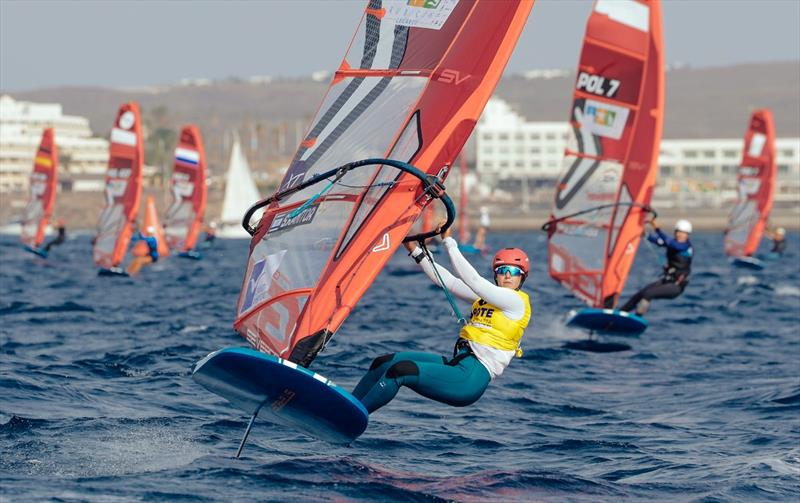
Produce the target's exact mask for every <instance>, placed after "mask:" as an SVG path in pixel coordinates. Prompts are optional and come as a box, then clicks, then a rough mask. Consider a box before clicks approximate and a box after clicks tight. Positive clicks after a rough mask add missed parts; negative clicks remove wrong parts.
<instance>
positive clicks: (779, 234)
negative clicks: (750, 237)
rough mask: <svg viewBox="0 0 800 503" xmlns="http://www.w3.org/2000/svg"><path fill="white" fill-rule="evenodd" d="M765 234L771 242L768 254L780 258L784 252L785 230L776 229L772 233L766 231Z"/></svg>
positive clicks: (781, 228)
mask: <svg viewBox="0 0 800 503" xmlns="http://www.w3.org/2000/svg"><path fill="white" fill-rule="evenodd" d="M765 234H766V235H767V237H768V238H770V239H771V240H772V248H770V250H769V252H770V253H773V254H775V255H776V256H782V255H783V252H785V251H786V229H784V228H783V227H778V228H777V229H775V231H774V232H773V231H767V232H765Z"/></svg>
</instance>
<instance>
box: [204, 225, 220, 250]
mask: <svg viewBox="0 0 800 503" xmlns="http://www.w3.org/2000/svg"><path fill="white" fill-rule="evenodd" d="M203 232H204V233H205V237H204V238H203V248H208V247H209V246H211V245H212V244H214V240H215V239H217V223H216V222H211V224H209V225H206V226H205V228H204V229H203Z"/></svg>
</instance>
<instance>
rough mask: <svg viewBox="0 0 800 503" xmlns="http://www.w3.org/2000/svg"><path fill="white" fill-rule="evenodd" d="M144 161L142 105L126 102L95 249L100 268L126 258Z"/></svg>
mask: <svg viewBox="0 0 800 503" xmlns="http://www.w3.org/2000/svg"><path fill="white" fill-rule="evenodd" d="M143 164H144V144H143V141H142V124H141V114H140V113H139V105H138V104H136V103H126V104H124V105H122V106H121V107H120V108H119V111H118V112H117V117H116V119H114V127H113V128H112V129H111V145H110V150H109V158H108V170H107V171H106V188H105V205H104V207H103V211H102V212H101V213H100V221H99V223H98V225H97V236H96V239H95V243H94V250H93V256H94V262H95V264H96V265H97V266H99V267H104V268H109V267H117V266H119V265H120V263H121V262H122V260H123V259H124V258H125V253H126V252H127V250H128V244H129V243H130V239H131V227H132V225H133V221H134V220H135V219H136V214H137V212H138V211H139V201H140V199H141V195H142V166H143Z"/></svg>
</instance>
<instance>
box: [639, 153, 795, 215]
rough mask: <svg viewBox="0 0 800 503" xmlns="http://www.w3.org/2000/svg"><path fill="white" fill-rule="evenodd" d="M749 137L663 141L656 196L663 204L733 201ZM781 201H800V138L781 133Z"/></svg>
mask: <svg viewBox="0 0 800 503" xmlns="http://www.w3.org/2000/svg"><path fill="white" fill-rule="evenodd" d="M743 149H744V138H716V139H698V140H662V141H661V151H660V153H659V156H658V164H659V173H658V179H657V181H656V191H655V193H654V201H655V202H656V204H657V206H659V207H669V206H677V207H687V206H688V207H701V206H702V207H720V206H729V205H730V203H731V202H732V201H733V200H735V199H736V197H737V184H736V173H737V171H738V168H739V164H740V163H741V161H742V150H743ZM775 153H776V158H777V165H778V179H777V183H776V190H775V204H776V205H791V206H796V205H797V204H799V203H800V138H776V140H775Z"/></svg>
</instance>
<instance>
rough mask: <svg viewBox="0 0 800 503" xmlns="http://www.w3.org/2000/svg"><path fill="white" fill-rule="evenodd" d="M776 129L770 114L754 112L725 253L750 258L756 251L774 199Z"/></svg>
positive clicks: (726, 239)
mask: <svg viewBox="0 0 800 503" xmlns="http://www.w3.org/2000/svg"><path fill="white" fill-rule="evenodd" d="M776 175H777V166H776V161H775V126H774V124H773V121H772V112H770V111H769V110H766V109H762V110H756V111H755V112H753V115H752V116H751V117H750V127H748V128H747V133H745V136H744V151H743V153H742V164H741V166H740V167H739V174H738V176H737V181H738V182H739V197H738V199H737V201H736V206H734V207H733V210H732V211H731V214H730V216H729V218H728V228H727V230H726V231H725V253H726V254H727V255H730V256H733V257H743V256H750V255H752V254H754V253H755V252H756V251H757V250H758V245H759V243H760V242H761V237H762V235H763V233H764V227H765V226H766V224H767V219H768V218H769V213H770V211H772V201H773V199H774V197H775V177H776Z"/></svg>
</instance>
